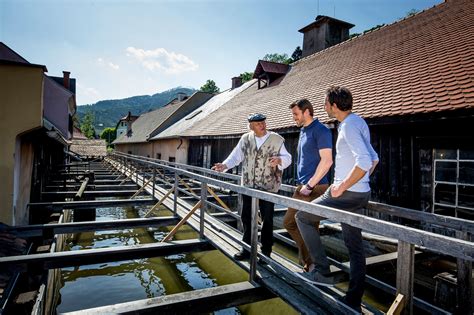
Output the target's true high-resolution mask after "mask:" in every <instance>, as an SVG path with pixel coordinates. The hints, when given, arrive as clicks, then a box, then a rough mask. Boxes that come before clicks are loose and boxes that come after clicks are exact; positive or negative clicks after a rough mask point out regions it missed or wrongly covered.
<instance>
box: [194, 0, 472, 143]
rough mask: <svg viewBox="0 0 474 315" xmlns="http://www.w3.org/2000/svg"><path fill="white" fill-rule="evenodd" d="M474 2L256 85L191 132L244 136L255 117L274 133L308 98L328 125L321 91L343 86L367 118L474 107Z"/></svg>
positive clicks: (369, 37) (347, 45)
mask: <svg viewBox="0 0 474 315" xmlns="http://www.w3.org/2000/svg"><path fill="white" fill-rule="evenodd" d="M472 21H474V2H473V1H467V0H459V1H448V2H445V3H442V4H439V5H437V6H435V7H433V8H431V9H429V10H426V11H423V12H420V13H418V14H416V15H415V16H412V17H409V18H406V19H404V20H401V21H399V22H396V23H393V24H391V25H388V26H385V27H382V28H381V29H379V30H376V31H372V32H370V33H367V34H365V35H361V36H359V37H356V38H354V39H352V40H348V41H346V42H343V43H341V44H339V45H336V46H333V47H330V48H328V49H326V50H323V51H321V52H318V53H316V54H313V55H310V56H308V57H305V58H303V59H301V60H299V61H297V62H295V63H294V64H292V67H291V69H290V71H289V72H288V74H287V75H286V76H285V77H284V78H283V79H282V80H281V82H280V83H279V84H278V85H274V86H270V87H266V88H263V89H260V90H258V89H257V87H256V86H255V85H254V86H252V87H250V88H248V89H247V90H245V91H244V92H242V93H240V94H238V95H237V96H236V97H234V98H233V99H232V100H230V101H229V102H227V103H226V104H225V105H224V106H222V107H220V108H219V109H218V110H216V111H215V112H213V113H211V114H210V115H209V116H208V117H206V118H205V119H203V120H201V121H199V122H198V123H196V124H195V125H194V126H193V130H192V134H193V135H194V136H208V135H210V136H213V135H230V134H241V133H243V132H245V131H246V126H247V121H246V117H247V115H248V114H249V113H250V112H261V113H263V114H265V115H266V116H267V125H268V128H269V129H279V128H288V127H292V126H294V122H293V120H292V117H291V112H290V110H289V109H288V106H289V104H290V103H291V102H293V101H295V100H296V99H299V98H303V97H305V98H307V99H309V100H310V101H311V102H312V103H313V105H314V107H315V117H317V118H318V119H319V120H321V121H323V122H327V121H329V119H328V117H327V114H326V112H325V111H324V106H323V103H324V93H325V90H326V89H327V88H328V87H329V86H331V85H343V86H346V87H348V88H349V89H351V91H352V93H353V96H354V112H356V113H358V114H359V115H361V116H362V117H364V118H374V117H385V116H400V115H411V114H418V113H430V112H440V111H449V110H455V109H460V108H474V23H473V22H472Z"/></svg>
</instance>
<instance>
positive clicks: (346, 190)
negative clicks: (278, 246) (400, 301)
mask: <svg viewBox="0 0 474 315" xmlns="http://www.w3.org/2000/svg"><path fill="white" fill-rule="evenodd" d="M325 110H326V112H327V113H328V115H329V117H331V118H336V119H337V120H338V121H339V122H340V124H339V127H338V136H337V141H336V168H335V171H334V182H333V184H332V185H331V186H330V187H329V189H328V190H326V192H325V193H324V194H323V195H322V196H321V197H319V198H318V199H316V200H314V201H313V203H315V204H318V205H323V206H328V207H332V208H336V209H341V210H345V211H350V212H354V213H362V211H363V209H364V208H365V207H366V206H367V203H368V202H369V197H370V186H369V175H370V174H372V172H373V171H374V169H375V167H376V165H377V163H378V161H379V158H378V155H377V153H376V152H375V151H374V149H373V148H372V145H371V144H370V132H369V127H368V126H367V123H366V122H365V121H364V120H363V119H362V118H361V117H359V116H357V115H356V114H354V113H352V94H351V92H350V91H349V90H348V89H347V88H345V87H339V86H332V87H330V88H329V89H328V90H327V91H326V100H325ZM322 219H324V218H321V217H319V216H316V215H312V214H310V213H307V212H303V211H299V212H298V213H297V215H296V222H297V224H298V228H299V229H300V232H301V235H302V236H303V239H304V241H305V243H306V244H310V245H308V250H309V251H310V254H311V258H312V259H313V262H314V263H315V265H316V268H315V269H314V270H313V271H312V272H308V273H305V274H303V276H304V277H305V278H307V279H309V280H310V281H312V282H316V283H319V284H324V283H326V284H330V283H331V282H332V279H331V277H330V276H329V272H330V270H329V262H328V260H327V257H326V254H325V252H324V247H323V246H322V244H321V240H320V236H319V233H318V232H317V231H316V230H315V229H314V223H315V222H319V221H320V220H322ZM341 226H342V235H343V238H344V243H345V245H346V247H347V249H348V250H349V260H350V275H349V276H350V278H349V288H348V290H347V294H346V296H345V297H344V299H343V302H344V303H345V304H347V305H349V306H350V307H352V308H353V309H355V310H356V311H358V312H360V311H361V307H360V303H361V299H362V296H363V294H364V285H365V272H366V264H365V254H364V246H363V243H362V234H361V229H359V228H356V227H353V226H351V225H349V224H345V223H342V224H341Z"/></svg>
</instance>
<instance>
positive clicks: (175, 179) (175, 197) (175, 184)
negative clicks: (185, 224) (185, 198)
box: [173, 172, 179, 216]
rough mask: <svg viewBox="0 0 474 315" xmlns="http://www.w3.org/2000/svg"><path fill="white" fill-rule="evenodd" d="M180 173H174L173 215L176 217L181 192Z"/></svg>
mask: <svg viewBox="0 0 474 315" xmlns="http://www.w3.org/2000/svg"><path fill="white" fill-rule="evenodd" d="M178 186H179V183H178V173H176V172H175V173H174V198H173V199H174V200H173V201H174V202H173V214H174V216H176V215H178V195H179V190H178V188H179V187H178Z"/></svg>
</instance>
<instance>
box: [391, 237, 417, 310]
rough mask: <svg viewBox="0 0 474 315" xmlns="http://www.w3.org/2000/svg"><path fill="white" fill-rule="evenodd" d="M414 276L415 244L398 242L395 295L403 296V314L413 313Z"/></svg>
mask: <svg viewBox="0 0 474 315" xmlns="http://www.w3.org/2000/svg"><path fill="white" fill-rule="evenodd" d="M414 277H415V246H414V245H412V244H410V243H407V242H404V241H399V242H398V259H397V280H396V282H397V295H398V294H402V295H403V296H404V297H405V307H404V310H403V314H410V315H411V314H413V297H414V295H413V286H414Z"/></svg>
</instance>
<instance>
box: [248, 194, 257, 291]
mask: <svg viewBox="0 0 474 315" xmlns="http://www.w3.org/2000/svg"><path fill="white" fill-rule="evenodd" d="M257 211H258V199H257V198H255V197H252V224H251V231H252V234H251V235H252V236H251V241H250V273H249V282H250V283H255V277H256V276H257V246H258V225H257Z"/></svg>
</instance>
